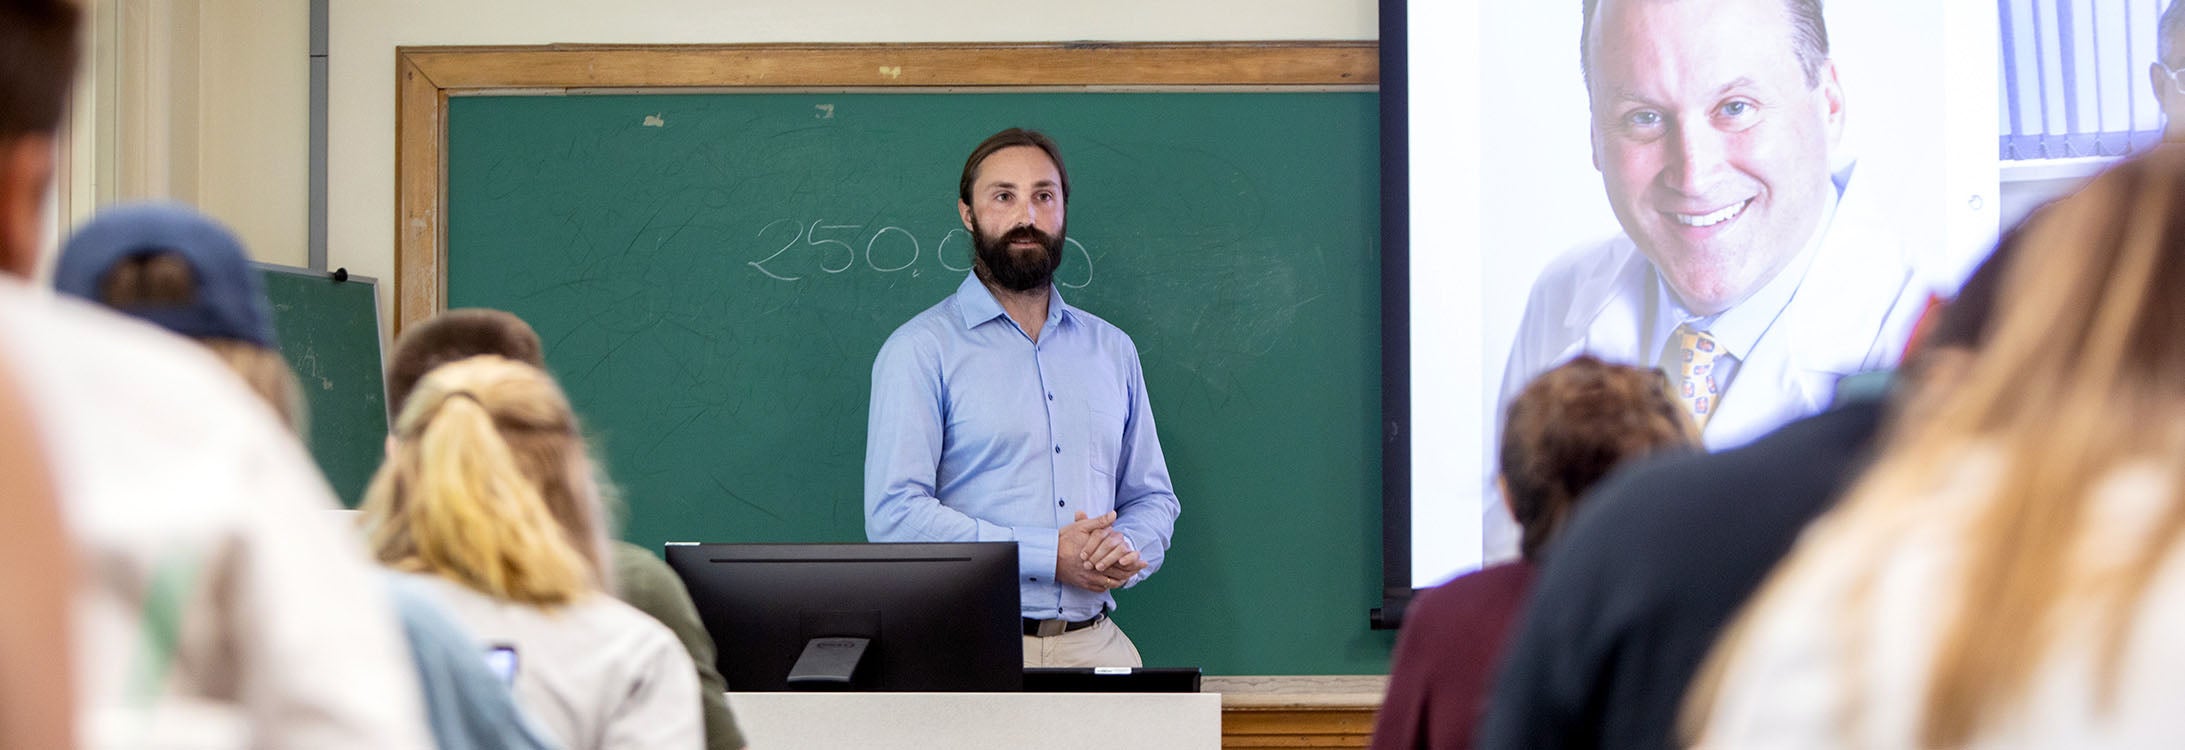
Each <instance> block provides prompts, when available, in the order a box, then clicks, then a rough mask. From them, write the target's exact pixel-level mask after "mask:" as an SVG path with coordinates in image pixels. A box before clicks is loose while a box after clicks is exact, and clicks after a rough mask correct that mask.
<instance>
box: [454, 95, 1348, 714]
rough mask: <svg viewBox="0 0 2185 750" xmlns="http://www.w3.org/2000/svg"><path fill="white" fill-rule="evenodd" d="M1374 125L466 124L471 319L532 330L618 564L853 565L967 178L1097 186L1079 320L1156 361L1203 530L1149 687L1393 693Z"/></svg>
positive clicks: (1117, 113)
mask: <svg viewBox="0 0 2185 750" xmlns="http://www.w3.org/2000/svg"><path fill="white" fill-rule="evenodd" d="M1376 106H1377V105H1376V101H1375V96H1374V95H1373V94H1372V93H1370V92H1356V91H1320V92H1282V93H1271V92H1267V93H1263V92H1251V93H1227V92H1224V93H1209V92H1196V93H1155V92H1125V93H1082V92H1069V93H1054V92H1045V93H962V92H939V91H927V92H916V93H825V94H780V93H763V94H762V93H715V94H676V95H658V94H646V95H586V96H505V97H465V98H458V99H455V100H453V101H451V102H450V104H449V122H448V172H447V175H448V178H447V179H448V203H447V205H448V215H447V217H446V220H447V234H448V244H447V247H448V250H447V265H446V268H447V285H448V302H449V305H450V306H451V307H469V306H483V307H495V308H502V309H506V310H510V311H512V312H515V313H517V314H519V315H521V316H523V317H524V318H525V319H527V320H529V321H531V323H532V324H533V325H535V326H536V327H537V328H538V329H539V332H540V334H541V336H542V337H543V338H544V339H545V341H546V346H547V349H546V353H547V359H548V362H549V364H550V366H551V368H552V369H553V370H554V372H555V373H556V375H558V376H559V377H560V379H561V380H562V382H563V384H564V386H565V387H566V388H567V390H568V391H569V394H570V397H571V399H572V400H573V401H574V402H575V404H576V407H577V409H578V410H579V412H580V413H581V414H582V415H583V416H584V418H585V419H586V420H587V422H588V429H589V430H590V431H591V432H592V433H593V434H594V435H595V436H596V437H597V438H598V441H599V443H598V444H599V445H600V446H601V448H602V453H603V454H604V457H605V459H606V461H607V463H608V470H609V472H610V473H611V475H612V476H613V477H614V478H615V479H616V481H617V482H618V483H619V484H620V485H621V486H622V488H623V490H624V494H625V497H626V500H627V505H628V507H627V509H626V514H627V516H626V522H625V526H624V528H625V531H624V536H626V537H628V538H629V539H630V540H631V541H634V542H638V543H640V544H645V545H658V544H660V543H661V542H663V541H671V540H673V541H708V542H714V541H859V540H862V539H863V538H864V530H863V500H862V494H861V493H862V486H863V485H862V472H863V458H864V449H865V429H866V404H867V401H868V398H869V394H868V391H869V384H870V373H871V367H872V359H873V356H874V355H875V354H876V353H877V352H878V351H879V349H880V345H881V343H882V342H883V341H884V340H885V339H886V338H887V336H888V334H889V332H890V331H892V330H894V328H895V327H896V326H897V325H899V324H901V323H902V322H903V321H905V320H908V319H909V318H910V317H911V316H912V315H914V314H916V313H917V312H919V311H920V310H923V309H925V308H927V307H929V306H932V305H933V304H934V303H936V302H938V301H940V300H941V299H942V298H944V297H946V296H947V295H948V294H950V293H951V292H953V291H954V290H955V288H956V286H957V284H959V283H960V282H961V281H962V280H963V278H964V276H965V273H966V270H967V269H968V268H969V267H970V257H971V255H970V249H969V248H970V243H969V238H968V237H967V236H966V234H965V233H964V231H963V229H962V227H961V224H960V222H959V221H958V219H957V214H956V208H955V207H956V181H957V177H958V173H959V171H960V169H961V167H962V164H963V159H964V156H965V155H966V154H967V153H969V152H970V150H971V148H972V147H973V146H974V145H976V144H977V143H978V141H979V140H980V139H981V138H984V137H985V136H986V135H987V134H989V133H992V132H994V131H996V130H999V129H1001V128H1003V127H1008V126H1012V125H1021V126H1025V127H1033V128H1039V129H1042V130H1044V131H1046V132H1048V133H1049V134H1050V135H1052V136H1054V138H1055V139H1056V140H1057V141H1058V142H1059V143H1060V144H1061V146H1062V149H1063V154H1064V157H1065V159H1066V160H1067V162H1068V165H1069V168H1070V179H1071V187H1072V192H1071V196H1070V205H1069V227H1068V229H1069V238H1070V240H1071V242H1070V244H1069V245H1068V247H1067V250H1066V255H1065V259H1064V261H1063V266H1062V269H1061V270H1060V271H1059V272H1058V273H1057V277H1058V282H1059V283H1060V284H1061V285H1062V287H1063V288H1062V292H1063V294H1064V296H1065V298H1066V299H1068V300H1069V301H1070V302H1071V303H1073V304H1076V305H1078V306H1080V307H1083V308H1085V309H1087V310H1090V311H1092V312H1093V313H1095V314H1098V315H1100V316H1102V317H1104V318H1106V319H1107V320H1109V321H1111V322H1113V323H1115V324H1117V325H1118V326H1120V327H1121V328H1122V329H1123V330H1124V331H1126V332H1128V333H1130V334H1131V335H1132V336H1133V337H1134V338H1135V339H1136V341H1137V344H1138V348H1139V351H1140V354H1141V359H1142V361H1143V364H1144V369H1145V374H1146V381H1147V388H1148V391H1149V393H1150V396H1151V399H1152V403H1153V411H1154V414H1155V416H1156V419H1157V422H1158V424H1159V426H1160V437H1161V443H1162V447H1163V448H1164V449H1165V451H1166V453H1167V456H1168V461H1169V469H1170V471H1171V473H1172V474H1173V476H1174V479H1175V484H1176V492H1177V495H1178V496H1179V497H1180V498H1181V500H1182V503H1183V517H1182V518H1181V519H1180V520H1179V521H1178V523H1177V527H1176V534H1175V546H1174V549H1173V550H1172V551H1171V553H1170V555H1169V557H1168V560H1167V563H1166V567H1165V568H1164V569H1163V570H1162V572H1161V573H1160V574H1159V575H1157V576H1155V577H1153V578H1152V579H1151V580H1149V581H1148V582H1147V583H1145V584H1144V585H1141V586H1139V587H1137V588H1135V589H1133V590H1130V591H1126V592H1123V593H1121V594H1120V595H1119V596H1118V599H1119V600H1120V602H1121V607H1122V608H1121V610H1120V611H1119V614H1118V620H1119V621H1120V622H1122V623H1123V624H1124V625H1125V626H1126V627H1127V628H1128V629H1129V631H1130V633H1131V635H1132V637H1133V638H1134V639H1135V640H1136V641H1137V644H1138V646H1139V648H1140V649H1141V650H1142V651H1143V653H1144V655H1145V657H1146V660H1147V662H1148V663H1149V664H1155V665H1192V666H1200V667H1203V668H1205V669H1206V670H1208V671H1209V673H1215V674H1342V673H1371V672H1381V671H1384V670H1386V669H1387V659H1388V649H1389V641H1390V639H1389V637H1388V634H1387V633H1379V632H1373V631H1370V630H1369V629H1368V621H1367V612H1368V610H1369V609H1370V608H1371V607H1374V606H1376V605H1378V604H1379V602H1380V596H1379V591H1380V581H1381V578H1380V521H1379V519H1380V497H1381V488H1380V469H1379V466H1380V453H1379V441H1378V433H1377V429H1376V425H1377V423H1378V421H1379V410H1380V364H1379V363H1380V353H1379V346H1380V343H1379V334H1378V330H1379V328H1378V326H1379V309H1380V308H1379V305H1380V300H1379V288H1380V286H1379V284H1380V282H1379V278H1380V277H1379V267H1380V266H1379V247H1378V238H1379V225H1378V216H1379V212H1378V205H1379V204H1378V198H1377V195H1378V185H1379V181H1378V180H1379V178H1378V174H1379V172H1378V169H1379V167H1378V163H1379V162H1378V152H1377V149H1378V145H1377V134H1378V130H1377V125H1376V117H1377V115H1376Z"/></svg>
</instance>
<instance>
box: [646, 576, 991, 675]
mask: <svg viewBox="0 0 2185 750" xmlns="http://www.w3.org/2000/svg"><path fill="white" fill-rule="evenodd" d="M667 559H668V566H669V567H672V568H674V569H675V572H676V574H677V575H679V576H681V577H682V578H683V585H684V586H686V587H688V588H689V589H690V596H691V599H692V600H693V601H694V602H696V603H697V605H698V616H699V618H700V619H702V620H704V622H705V625H706V630H707V631H709V632H711V633H712V634H713V641H714V645H715V646H716V650H717V651H718V652H719V654H720V656H719V665H720V670H721V675H722V676H723V677H726V678H727V679H728V687H729V689H730V690H898V691H933V692H983V691H1014V690H1020V689H1022V688H1023V684H1024V677H1023V674H1024V673H1023V665H1024V645H1023V639H1024V636H1023V632H1024V629H1023V625H1022V622H1021V621H1020V620H1019V619H1018V618H1019V614H1018V608H1017V603H1018V593H1017V545H1016V543H1015V542H961V543H955V542H952V543H907V544H895V543H888V544H669V545H668V546H667ZM859 639H863V640H862V642H860V641H859ZM860 649H862V651H861V652H860V651H859V650H860ZM792 673H795V679H794V680H792Z"/></svg>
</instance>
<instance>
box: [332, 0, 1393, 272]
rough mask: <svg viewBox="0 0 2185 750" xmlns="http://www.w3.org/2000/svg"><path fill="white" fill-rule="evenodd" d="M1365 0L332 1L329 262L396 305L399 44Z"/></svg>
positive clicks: (1249, 24) (850, 32) (668, 38)
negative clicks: (376, 283)
mask: <svg viewBox="0 0 2185 750" xmlns="http://www.w3.org/2000/svg"><path fill="white" fill-rule="evenodd" d="M1376 8H1377V5H1376V3H1375V2H1374V0H1197V1H1195V2H1169V1H1168V0H1109V1H1108V2H1091V3H1031V4H1028V3H1021V2H1000V1H997V0H943V1H942V2H932V3H907V2H900V1H899V0H798V1H796V2H753V1H752V0H649V1H645V2H585V1H583V0H434V1H430V2H428V1H426V0H336V2H334V3H333V9H332V12H333V15H332V18H331V21H330V25H331V33H332V38H331V39H330V40H329V44H330V46H329V48H328V62H329V67H330V69H331V71H330V73H329V84H328V88H329V94H330V100H329V104H328V108H329V109H328V121H329V122H328V142H329V143H330V144H331V148H330V151H331V153H330V154H329V155H328V164H327V172H328V182H329V185H328V193H327V196H328V204H329V205H328V212H327V213H328V216H327V235H328V239H327V243H328V248H327V262H328V264H329V266H330V267H347V268H348V269H349V271H350V272H351V273H357V274H363V275H367V276H372V277H375V278H378V279H379V280H380V282H381V285H380V294H381V298H380V303H381V304H380V308H381V310H382V311H383V314H384V313H385V312H386V311H391V310H393V309H394V307H393V306H394V298H393V294H392V290H393V280H394V236H395V233H394V214H395V208H394V194H395V190H394V100H395V95H394V69H395V68H394V51H395V47H397V46H402V45H453V44H545V43H554V42H571V43H736V42H1037V41H1072V40H1100V41H1221V40H1253V39H1341V40H1357V39H1373V38H1375V37H1376V36H1377V35H1378V32H1379V28H1378V25H1377V24H1378V16H1377V11H1376Z"/></svg>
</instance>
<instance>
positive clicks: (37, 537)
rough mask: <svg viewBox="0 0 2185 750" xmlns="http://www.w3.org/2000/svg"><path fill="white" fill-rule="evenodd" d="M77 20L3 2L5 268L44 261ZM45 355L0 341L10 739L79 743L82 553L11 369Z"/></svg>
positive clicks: (2, 677)
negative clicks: (77, 624)
mask: <svg viewBox="0 0 2185 750" xmlns="http://www.w3.org/2000/svg"><path fill="white" fill-rule="evenodd" d="M77 16H78V12H77V10H76V7H75V6H74V5H72V4H70V3H67V2H63V1H62V0H5V1H4V2H0V276H5V275H8V274H13V275H17V276H24V277H27V276H29V275H30V273H31V270H32V269H33V268H35V267H36V265H37V258H38V245H39V238H40V237H43V236H44V235H45V198H46V191H47V190H48V189H49V188H50V187H51V182H52V176H53V156H54V154H55V148H54V136H55V131H56V130H57V129H58V128H59V126H60V121H61V111H62V108H63V106H64V105H65V104H66V101H67V98H68V82H69V80H70V77H71V76H72V75H74V72H75V68H76V66H75V62H76V34H77V30H76V27H77ZM0 286H12V283H11V282H5V281H0ZM13 293H14V292H13V290H8V291H5V292H0V294H13ZM36 356H38V353H36V352H24V351H21V350H19V349H18V348H17V347H14V346H11V345H10V344H9V343H8V342H6V341H4V340H0V601H4V602H7V607H6V608H5V609H4V610H0V747H74V746H75V745H76V737H77V733H76V728H75V718H76V714H75V706H76V703H77V701H76V689H75V688H76V679H75V674H74V671H73V670H74V662H73V661H72V660H71V659H70V658H69V657H70V654H71V653H72V649H71V646H72V645H73V640H74V639H72V638H71V636H70V633H69V628H70V624H71V620H70V617H69V615H70V608H69V605H70V601H71V597H72V596H73V595H74V594H75V587H76V585H77V582H78V579H77V577H76V575H77V572H76V566H75V560H74V550H73V549H72V548H71V546H70V545H69V544H68V539H67V537H66V535H65V532H64V531H63V530H62V522H61V516H60V509H59V507H58V505H59V502H60V500H59V498H58V496H57V492H56V490H55V488H54V486H53V476H52V472H51V468H50V466H48V461H49V460H50V457H49V456H48V455H47V454H46V450H45V448H44V446H43V445H42V444H41V443H42V441H41V440H40V438H39V436H38V435H37V432H36V430H37V426H36V425H34V424H33V420H34V418H35V417H34V415H33V414H31V413H30V411H29V409H30V404H29V401H30V400H31V399H32V398H35V397H36V396H35V394H33V393H29V392H26V390H25V385H24V384H23V383H20V382H18V381H17V378H16V377H15V376H14V375H13V372H12V365H13V360H15V359H17V358H21V357H36Z"/></svg>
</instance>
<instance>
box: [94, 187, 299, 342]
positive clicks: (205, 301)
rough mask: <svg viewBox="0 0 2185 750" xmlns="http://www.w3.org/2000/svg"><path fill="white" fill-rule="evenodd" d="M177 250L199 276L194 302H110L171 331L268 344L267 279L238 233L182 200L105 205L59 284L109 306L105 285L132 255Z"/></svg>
mask: <svg viewBox="0 0 2185 750" xmlns="http://www.w3.org/2000/svg"><path fill="white" fill-rule="evenodd" d="M161 253H174V254H176V255H179V256H181V258H182V260H183V261H184V262H186V263H188V264H189V266H190V271H191V272H192V273H194V274H195V275H196V277H197V278H196V281H197V295H196V296H197V300H196V302H194V303H192V304H183V305H168V304H137V305H123V306H111V307H114V308H115V309H117V310H119V311H121V312H123V313H127V314H129V315H131V316H134V317H137V318H141V319H143V320H146V321H149V322H151V323H153V324H156V325H158V326H159V327H161V328H165V329H167V330H169V331H173V332H175V333H179V334H182V335H184V336H189V337H191V338H200V339H233V340H237V341H247V342H250V343H253V344H257V345H259V346H262V347H265V348H268V349H278V348H280V347H279V345H278V344H276V343H275V342H274V339H273V313H272V311H271V309H270V306H269V305H268V304H267V302H266V293H265V286H264V284H263V283H262V282H261V281H259V279H258V272H257V270H255V269H253V268H251V267H250V257H249V256H248V255H246V254H245V253H244V252H243V243H242V241H241V240H238V239H236V237H235V233H234V232H231V231H228V228H227V227H225V226H221V225H220V223H219V222H216V221H213V220H212V218H211V217H208V216H205V215H204V214H201V213H198V212H197V210H196V209H193V208H190V207H188V206H184V205H181V204H178V203H140V204H133V205H121V206H114V207H111V208H107V209H105V210H103V211H100V212H99V213H98V215H97V216H94V217H92V218H91V221H90V222H87V223H85V224H84V225H83V228H81V229H78V230H77V231H76V234H75V235H74V236H72V237H69V238H68V244H67V246H66V247H63V248H62V249H61V259H60V264H59V267H58V268H57V269H55V271H54V273H53V286H54V287H55V288H56V289H58V290H60V292H61V293H62V294H68V295H73V296H76V297H81V298H84V299H87V300H90V301H92V302H94V303H100V304H104V303H103V302H101V301H100V300H99V285H100V283H101V282H103V281H105V280H106V277H107V275H108V274H109V273H111V272H112V270H113V268H114V266H115V265H117V264H119V263H121V262H123V261H126V260H129V259H130V258H135V257H140V256H145V255H156V254H161Z"/></svg>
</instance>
